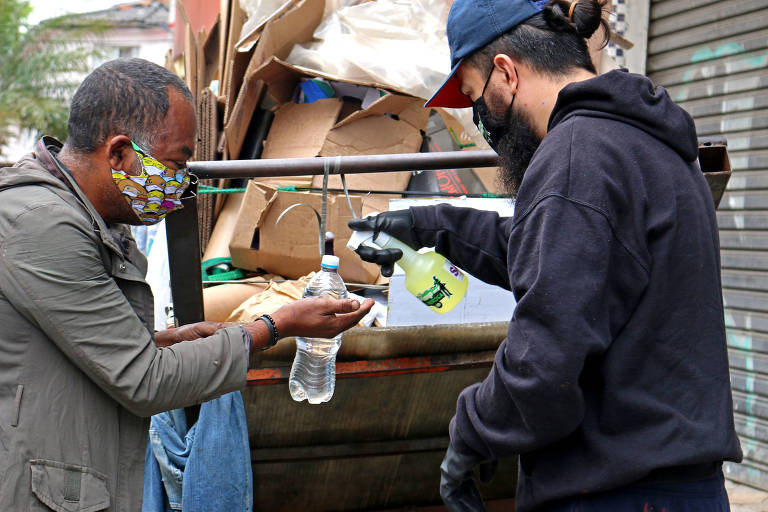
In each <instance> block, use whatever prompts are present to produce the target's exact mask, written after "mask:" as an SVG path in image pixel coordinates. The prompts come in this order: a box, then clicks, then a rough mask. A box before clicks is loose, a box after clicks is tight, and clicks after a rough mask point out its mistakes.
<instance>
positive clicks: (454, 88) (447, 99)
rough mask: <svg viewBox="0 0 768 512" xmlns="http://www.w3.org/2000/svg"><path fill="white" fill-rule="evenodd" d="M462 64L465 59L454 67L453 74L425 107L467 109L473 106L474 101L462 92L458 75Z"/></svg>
mask: <svg viewBox="0 0 768 512" xmlns="http://www.w3.org/2000/svg"><path fill="white" fill-rule="evenodd" d="M462 62H464V59H461V60H460V61H459V62H457V63H456V65H455V66H453V69H452V70H451V74H450V75H448V78H447V79H446V80H445V82H443V85H441V86H440V88H439V89H438V90H437V92H436V93H435V94H434V96H432V97H431V98H430V99H429V101H427V102H426V103H425V104H424V107H426V108H429V107H446V108H467V107H471V106H472V100H471V99H470V98H469V96H467V95H466V94H464V93H462V92H461V81H460V80H459V76H458V74H457V73H456V72H457V71H458V70H459V66H461V63H462Z"/></svg>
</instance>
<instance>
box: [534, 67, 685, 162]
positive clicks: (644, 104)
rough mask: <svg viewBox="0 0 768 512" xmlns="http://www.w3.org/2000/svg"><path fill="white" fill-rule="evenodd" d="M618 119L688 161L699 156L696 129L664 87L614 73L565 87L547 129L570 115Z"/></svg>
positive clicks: (621, 72)
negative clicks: (646, 134) (647, 134)
mask: <svg viewBox="0 0 768 512" xmlns="http://www.w3.org/2000/svg"><path fill="white" fill-rule="evenodd" d="M574 115H579V116H590V117H603V118H608V119H615V120H617V121H621V122H624V123H627V124H629V125H632V126H634V127H636V128H639V129H641V130H643V131H645V132H647V133H649V134H650V135H652V136H654V137H656V138H657V139H659V140H660V141H661V142H663V143H664V144H666V145H668V146H669V147H671V148H672V149H674V150H675V152H677V153H678V154H679V155H680V156H681V157H682V158H683V159H684V160H685V161H686V162H692V161H694V160H696V158H697V157H698V151H699V150H698V140H697V139H696V127H695V125H694V123H693V119H692V118H691V116H690V115H689V114H688V113H687V112H686V111H685V110H683V109H682V108H681V107H680V106H678V105H677V104H675V102H673V101H672V99H671V98H670V97H669V94H667V91H666V89H664V88H663V87H654V85H653V83H652V82H651V81H650V80H649V79H648V78H646V77H644V76H642V75H636V74H632V73H628V72H626V71H611V72H608V73H605V74H603V75H600V76H597V77H595V78H592V79H590V80H585V81H583V82H576V83H572V84H569V85H567V86H565V87H564V88H563V89H562V90H561V91H560V94H559V95H558V98H557V102H556V103H555V107H554V109H553V110H552V115H551V116H550V118H549V126H548V130H552V129H553V128H554V127H555V126H557V125H558V124H560V123H562V122H563V121H565V120H566V119H568V118H569V117H571V116H574Z"/></svg>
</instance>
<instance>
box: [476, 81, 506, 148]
mask: <svg viewBox="0 0 768 512" xmlns="http://www.w3.org/2000/svg"><path fill="white" fill-rule="evenodd" d="M493 70H494V68H493V67H492V68H491V72H490V73H488V78H486V79H485V85H484V86H483V92H481V93H480V96H479V97H478V98H477V99H476V100H475V101H473V102H472V121H473V122H474V123H475V126H477V129H478V130H480V133H481V134H482V135H483V138H484V139H485V141H486V142H487V143H488V145H489V146H491V147H492V148H493V150H494V151H496V152H497V153H498V152H499V150H498V145H499V141H500V140H501V139H502V138H504V135H505V134H506V132H507V130H508V129H509V127H508V125H507V123H506V119H505V117H506V116H504V117H502V118H501V119H497V118H496V117H495V116H494V115H493V114H492V113H491V111H490V109H488V105H486V103H485V90H486V89H487V88H488V82H490V80H491V75H493ZM512 101H513V102H514V98H513V99H512ZM511 108H512V103H510V104H509V107H508V108H507V110H509V109H511Z"/></svg>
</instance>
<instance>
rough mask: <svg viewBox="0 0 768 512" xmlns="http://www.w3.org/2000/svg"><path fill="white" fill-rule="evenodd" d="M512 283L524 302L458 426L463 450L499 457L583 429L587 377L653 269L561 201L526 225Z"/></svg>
mask: <svg viewBox="0 0 768 512" xmlns="http://www.w3.org/2000/svg"><path fill="white" fill-rule="evenodd" d="M510 243H511V244H513V245H514V246H515V247H516V248H517V249H516V251H515V254H514V255H513V256H512V257H511V258H510V266H509V272H510V281H511V282H512V283H514V285H515V286H514V290H513V291H514V292H515V295H516V296H517V297H518V304H517V309H516V310H515V313H514V316H513V318H512V321H511V322H510V326H509V332H508V335H507V338H506V339H505V340H504V341H503V342H502V344H501V346H500V347H499V349H498V351H497V353H496V358H495V361H494V364H493V367H492V368H491V371H490V374H489V375H488V377H487V378H486V379H485V380H484V381H483V382H481V383H478V384H475V385H473V386H470V387H468V388H467V389H465V390H464V391H463V392H462V393H461V395H460V396H459V399H458V404H457V408H456V416H455V417H454V418H453V420H452V421H451V428H450V431H451V441H452V443H454V446H456V448H457V449H458V450H459V451H463V452H466V453H477V454H479V455H481V456H482V457H487V458H497V457H502V456H508V455H512V454H521V453H526V452H529V451H532V450H536V449H537V448H540V447H542V446H545V445H548V444H551V443H553V442H555V441H557V440H560V439H562V438H564V437H566V436H568V435H569V434H570V433H571V432H573V431H574V430H575V429H576V428H577V427H578V425H579V424H580V423H581V422H582V419H583V417H584V409H585V404H584V397H583V394H582V390H581V384H582V383H580V376H581V375H582V370H583V369H584V367H585V364H586V362H587V360H588V358H589V357H590V355H593V354H599V353H601V352H604V351H605V350H606V348H607V347H608V346H609V345H610V342H611V340H612V339H613V337H614V336H615V335H616V333H617V332H619V331H620V329H621V327H622V326H623V325H624V324H625V323H626V321H627V320H628V318H629V316H630V315H631V312H632V310H633V308H634V306H635V304H636V303H637V301H638V300H639V297H640V295H641V294H642V290H643V289H644V287H645V286H646V283H647V270H646V268H645V267H644V265H643V264H642V262H640V261H638V260H637V259H636V258H635V257H633V255H632V254H631V253H630V252H629V251H628V250H627V249H626V248H625V246H624V245H623V244H622V243H621V241H620V240H618V239H617V238H616V236H615V235H614V232H613V229H612V227H611V225H610V222H609V220H608V218H607V217H606V216H605V215H604V214H603V213H602V212H601V211H599V210H596V209H594V208H592V207H589V206H586V205H584V204H580V203H578V202H574V201H572V200H569V199H566V198H564V197H561V196H557V195H552V196H549V197H545V198H544V199H541V200H539V202H538V203H537V204H535V205H534V206H532V207H531V208H530V209H529V210H528V211H527V212H526V213H524V214H522V215H521V218H519V219H517V222H516V224H515V226H514V228H513V230H512V234H511V238H510Z"/></svg>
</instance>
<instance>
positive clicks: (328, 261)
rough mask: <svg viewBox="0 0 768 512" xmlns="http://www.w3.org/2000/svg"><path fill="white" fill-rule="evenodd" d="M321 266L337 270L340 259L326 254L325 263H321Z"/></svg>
mask: <svg viewBox="0 0 768 512" xmlns="http://www.w3.org/2000/svg"><path fill="white" fill-rule="evenodd" d="M320 266H321V267H325V268H333V269H337V268H339V257H338V256H331V255H329V254H326V255H325V256H323V261H322V262H321V263H320Z"/></svg>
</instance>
